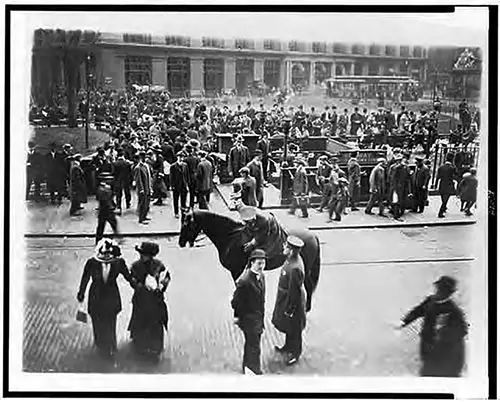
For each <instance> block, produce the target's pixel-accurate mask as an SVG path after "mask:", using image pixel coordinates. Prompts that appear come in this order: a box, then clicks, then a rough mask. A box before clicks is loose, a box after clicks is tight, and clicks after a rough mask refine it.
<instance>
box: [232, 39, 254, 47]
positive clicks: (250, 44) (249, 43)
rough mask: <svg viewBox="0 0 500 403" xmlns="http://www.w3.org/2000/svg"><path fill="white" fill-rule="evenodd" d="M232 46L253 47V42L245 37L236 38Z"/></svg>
mask: <svg viewBox="0 0 500 403" xmlns="http://www.w3.org/2000/svg"><path fill="white" fill-rule="evenodd" d="M234 47H235V48H236V49H255V42H254V41H251V40H247V39H236V41H235V43H234Z"/></svg>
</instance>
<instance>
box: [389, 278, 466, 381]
mask: <svg viewBox="0 0 500 403" xmlns="http://www.w3.org/2000/svg"><path fill="white" fill-rule="evenodd" d="M434 286H435V292H434V294H433V295H431V296H429V297H427V298H425V299H424V301H423V302H422V303H420V304H419V305H417V306H416V307H415V308H413V309H412V310H411V311H410V312H409V313H408V314H407V315H406V316H405V317H404V318H403V319H402V320H401V323H400V324H399V325H398V326H396V328H397V329H401V328H404V327H406V326H408V325H409V324H410V323H412V322H413V321H415V320H416V319H418V318H423V323H422V330H421V332H420V359H421V361H422V367H421V370H420V375H421V376H432V377H459V376H460V374H461V372H462V369H463V367H464V362H465V345H464V338H465V336H466V335H467V333H468V326H469V325H468V324H467V322H466V320H465V315H464V313H463V311H462V309H461V308H460V307H458V305H457V304H456V303H455V302H454V301H453V300H452V295H453V294H454V293H455V291H456V290H457V281H456V280H455V279H454V278H453V277H450V276H442V277H440V278H439V279H438V280H437V281H436V282H435V283H434Z"/></svg>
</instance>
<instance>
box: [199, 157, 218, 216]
mask: <svg viewBox="0 0 500 403" xmlns="http://www.w3.org/2000/svg"><path fill="white" fill-rule="evenodd" d="M198 155H199V156H200V163H199V164H198V167H197V171H196V180H197V191H198V204H199V206H200V209H202V210H208V203H209V201H210V192H211V191H212V186H213V175H214V173H213V167H212V164H211V163H210V161H208V159H207V153H206V152H205V151H200V152H199V153H198Z"/></svg>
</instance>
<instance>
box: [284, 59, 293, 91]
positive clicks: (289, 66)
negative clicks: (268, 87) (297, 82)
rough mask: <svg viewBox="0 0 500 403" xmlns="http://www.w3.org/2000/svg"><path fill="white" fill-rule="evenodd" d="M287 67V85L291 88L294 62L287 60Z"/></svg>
mask: <svg viewBox="0 0 500 403" xmlns="http://www.w3.org/2000/svg"><path fill="white" fill-rule="evenodd" d="M285 66H286V67H285V70H286V76H285V85H286V86H287V87H289V86H291V85H292V62H291V61H290V60H287V61H286V62H285Z"/></svg>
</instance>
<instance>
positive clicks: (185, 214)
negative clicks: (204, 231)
mask: <svg viewBox="0 0 500 403" xmlns="http://www.w3.org/2000/svg"><path fill="white" fill-rule="evenodd" d="M200 231H201V227H200V226H199V225H197V224H196V221H195V217H194V213H193V210H192V209H183V210H182V215H181V233H180V235H179V246H180V247H181V248H184V246H186V244H187V243H189V246H191V247H193V246H194V241H195V240H196V237H197V236H198V234H199V233H200Z"/></svg>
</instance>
